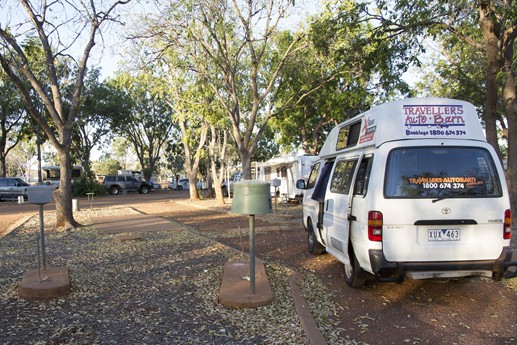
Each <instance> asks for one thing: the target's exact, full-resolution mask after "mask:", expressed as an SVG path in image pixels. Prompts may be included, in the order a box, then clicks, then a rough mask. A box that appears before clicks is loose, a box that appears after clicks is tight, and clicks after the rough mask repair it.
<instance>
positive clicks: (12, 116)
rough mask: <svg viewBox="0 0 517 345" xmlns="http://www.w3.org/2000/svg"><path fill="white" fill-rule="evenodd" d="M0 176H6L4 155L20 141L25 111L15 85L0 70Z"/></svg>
mask: <svg viewBox="0 0 517 345" xmlns="http://www.w3.org/2000/svg"><path fill="white" fill-rule="evenodd" d="M0 94H1V95H2V97H1V98H0V176H1V177H6V173H7V170H6V169H7V167H6V157H7V155H8V154H9V152H11V150H13V149H14V148H15V147H16V145H18V143H19V142H20V140H21V139H22V137H23V129H24V127H25V123H26V111H25V107H24V106H23V101H22V100H21V98H20V95H19V93H18V92H17V90H16V87H15V85H14V84H13V83H12V82H11V81H10V80H9V79H8V78H7V76H6V74H5V73H1V71H0Z"/></svg>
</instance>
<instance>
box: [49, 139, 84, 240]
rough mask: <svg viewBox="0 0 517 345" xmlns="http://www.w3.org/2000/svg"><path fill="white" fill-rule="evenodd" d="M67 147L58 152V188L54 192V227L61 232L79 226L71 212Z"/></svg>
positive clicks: (70, 171) (70, 174)
mask: <svg viewBox="0 0 517 345" xmlns="http://www.w3.org/2000/svg"><path fill="white" fill-rule="evenodd" d="M69 146H70V145H68V146H66V145H64V146H63V147H61V148H60V149H59V151H58V154H59V165H60V169H59V170H60V174H61V176H60V179H59V188H58V189H56V190H55V191H54V201H55V204H56V227H57V228H60V229H63V230H73V229H74V228H75V227H76V226H78V225H79V223H77V222H76V221H75V219H74V215H73V212H72V162H71V159H70V149H69Z"/></svg>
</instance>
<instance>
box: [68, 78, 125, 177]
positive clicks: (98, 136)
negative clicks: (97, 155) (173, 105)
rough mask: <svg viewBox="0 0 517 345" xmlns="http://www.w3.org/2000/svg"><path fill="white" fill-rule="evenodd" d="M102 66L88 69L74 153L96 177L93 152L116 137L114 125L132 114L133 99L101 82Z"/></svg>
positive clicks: (87, 170) (75, 136)
mask: <svg viewBox="0 0 517 345" xmlns="http://www.w3.org/2000/svg"><path fill="white" fill-rule="evenodd" d="M99 73H100V71H99V70H98V69H93V70H91V71H89V72H88V74H87V76H86V79H85V83H84V91H83V94H84V95H83V97H82V100H81V105H80V107H79V114H78V116H77V120H76V122H75V131H74V134H73V138H74V139H73V141H72V153H73V154H75V155H77V161H80V162H81V165H82V166H83V168H84V171H85V175H86V176H88V177H89V178H90V179H93V177H94V174H93V172H92V169H91V158H90V157H91V152H92V150H93V149H94V147H95V146H98V145H100V144H102V142H103V140H109V139H111V138H112V137H113V131H112V128H113V127H117V124H119V123H121V122H123V121H125V120H126V119H127V118H129V113H130V109H129V101H128V100H127V95H125V94H123V93H122V92H121V91H120V90H119V89H117V88H115V87H113V86H111V85H109V84H107V83H103V82H99Z"/></svg>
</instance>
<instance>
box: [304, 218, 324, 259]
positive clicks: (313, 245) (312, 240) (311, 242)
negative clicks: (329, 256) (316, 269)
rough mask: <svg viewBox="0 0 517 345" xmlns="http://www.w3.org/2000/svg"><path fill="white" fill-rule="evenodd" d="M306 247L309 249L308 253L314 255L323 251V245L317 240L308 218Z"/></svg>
mask: <svg viewBox="0 0 517 345" xmlns="http://www.w3.org/2000/svg"><path fill="white" fill-rule="evenodd" d="M307 249H308V250H309V253H311V254H314V255H320V254H321V253H323V251H325V247H323V245H322V244H321V243H319V242H318V238H317V237H316V233H315V232H314V227H313V226H312V221H311V219H310V218H309V219H308V220H307Z"/></svg>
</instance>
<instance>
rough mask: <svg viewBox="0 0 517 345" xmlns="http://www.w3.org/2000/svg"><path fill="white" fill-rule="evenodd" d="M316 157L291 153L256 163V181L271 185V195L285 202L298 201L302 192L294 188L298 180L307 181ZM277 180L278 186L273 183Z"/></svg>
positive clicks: (302, 153)
mask: <svg viewBox="0 0 517 345" xmlns="http://www.w3.org/2000/svg"><path fill="white" fill-rule="evenodd" d="M317 159H318V157H317V156H314V155H308V154H305V152H292V153H289V154H285V155H282V156H278V157H275V158H272V159H270V160H268V161H266V162H263V163H256V167H257V169H258V176H257V180H259V181H264V182H270V183H271V194H272V195H274V194H278V195H277V196H278V197H280V198H282V199H285V200H286V201H287V200H300V199H301V197H302V195H303V191H302V190H300V189H298V188H296V182H297V181H298V180H299V179H305V180H306V179H307V178H308V177H309V173H310V172H311V168H312V166H313V164H314V162H315V161H316V160H317ZM275 179H276V180H277V183H278V186H275V185H274V183H273V181H274V180H275Z"/></svg>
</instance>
